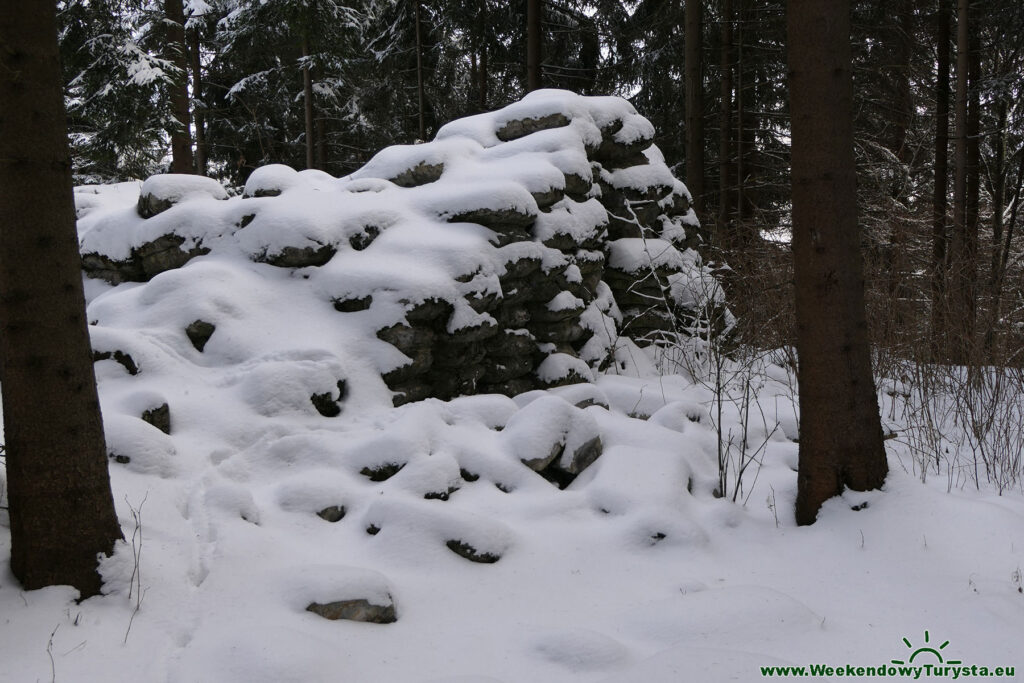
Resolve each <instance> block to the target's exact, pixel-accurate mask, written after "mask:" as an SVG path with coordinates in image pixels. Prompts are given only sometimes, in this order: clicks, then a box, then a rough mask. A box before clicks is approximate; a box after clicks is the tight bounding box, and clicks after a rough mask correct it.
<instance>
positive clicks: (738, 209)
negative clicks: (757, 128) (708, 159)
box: [733, 0, 747, 243]
mask: <svg viewBox="0 0 1024 683" xmlns="http://www.w3.org/2000/svg"><path fill="white" fill-rule="evenodd" d="M743 10H744V1H743V0H740V6H739V21H738V22H737V23H736V27H737V31H736V127H735V128H734V129H733V133H734V135H735V140H736V178H735V180H736V205H735V207H734V210H735V216H736V228H735V232H736V237H737V238H738V239H739V240H740V241H741V242H742V243H745V242H746V241H747V231H746V228H745V227H744V225H743V219H744V212H743V204H744V202H745V201H746V200H745V198H744V196H743V181H744V174H745V173H746V169H744V164H743V161H744V156H745V155H746V150H745V149H744V145H743V142H744V140H746V136H745V134H744V130H743V128H744V125H745V124H746V121H745V120H744V117H743V107H744V99H745V98H744V92H743V88H744V83H743V80H744V79H743V44H744V43H743V29H744V25H743V23H744V21H745V19H746V16H745V12H744V11H743Z"/></svg>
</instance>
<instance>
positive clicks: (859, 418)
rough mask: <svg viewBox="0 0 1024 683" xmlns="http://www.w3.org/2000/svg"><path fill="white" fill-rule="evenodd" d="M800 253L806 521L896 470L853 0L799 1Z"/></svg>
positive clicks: (792, 58)
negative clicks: (867, 272) (872, 331)
mask: <svg viewBox="0 0 1024 683" xmlns="http://www.w3.org/2000/svg"><path fill="white" fill-rule="evenodd" d="M787 8H788V11H787V36H788V40H789V83H790V97H791V105H790V106H791V114H792V135H793V141H792V169H793V170H792V173H793V259H794V270H795V276H796V286H795V291H796V320H797V357H798V358H799V375H798V380H799V387H800V465H799V475H798V479H797V482H798V483H797V500H796V520H797V523H798V524H811V523H813V522H814V520H815V518H816V516H817V514H818V510H819V509H820V507H821V504H822V503H823V502H824V501H825V500H827V499H828V498H831V497H832V496H835V495H839V494H840V493H842V492H843V489H844V487H849V488H851V489H855V490H867V489H873V488H878V487H880V486H881V485H882V484H883V482H884V481H885V475H886V473H887V471H888V467H887V464H886V457H885V448H884V446H883V444H882V429H881V423H880V419H879V414H878V400H877V397H876V394H875V388H874V382H873V380H872V375H871V357H870V352H869V347H868V336H867V322H866V320H865V312H864V275H863V264H862V258H861V254H860V244H859V243H860V240H859V227H858V224H857V193H856V170H855V166H854V157H853V97H852V84H851V69H850V23H849V17H850V7H849V0H790V2H789V3H788V6H787Z"/></svg>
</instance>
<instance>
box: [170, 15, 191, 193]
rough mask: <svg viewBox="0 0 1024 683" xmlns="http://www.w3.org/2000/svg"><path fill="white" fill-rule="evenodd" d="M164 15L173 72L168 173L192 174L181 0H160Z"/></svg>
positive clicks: (186, 51)
mask: <svg viewBox="0 0 1024 683" xmlns="http://www.w3.org/2000/svg"><path fill="white" fill-rule="evenodd" d="M164 14H165V16H166V18H167V58H168V59H169V60H170V61H171V62H172V63H173V64H174V66H175V68H176V69H177V73H176V74H175V75H174V78H173V80H172V82H171V85H170V101H171V116H172V117H173V119H174V122H173V124H172V127H171V130H170V131H169V132H170V135H171V173H193V172H194V169H193V168H192V134H191V132H190V124H191V121H190V118H189V97H188V46H187V45H186V44H185V10H184V8H183V7H182V2H181V0H164Z"/></svg>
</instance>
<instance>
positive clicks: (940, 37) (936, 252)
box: [931, 0, 950, 359]
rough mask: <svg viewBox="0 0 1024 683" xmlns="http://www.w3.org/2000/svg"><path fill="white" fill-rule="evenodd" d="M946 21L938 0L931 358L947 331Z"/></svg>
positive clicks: (938, 353) (940, 352)
mask: <svg viewBox="0 0 1024 683" xmlns="http://www.w3.org/2000/svg"><path fill="white" fill-rule="evenodd" d="M949 20H950V10H949V0H939V11H938V13H937V14H936V16H935V21H936V24H937V25H936V31H935V39H936V47H937V52H938V58H937V60H936V65H937V73H936V78H935V192H934V195H933V196H932V301H931V308H932V311H931V339H932V357H933V359H938V358H940V357H942V356H944V355H945V353H946V339H947V334H948V329H947V328H948V321H947V313H948V303H947V301H946V272H947V268H948V263H947V258H948V242H949V233H948V231H947V228H946V225H947V224H946V210H947V205H948V199H947V198H948V195H949V38H950V35H949Z"/></svg>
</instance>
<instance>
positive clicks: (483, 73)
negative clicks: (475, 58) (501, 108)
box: [480, 40, 487, 111]
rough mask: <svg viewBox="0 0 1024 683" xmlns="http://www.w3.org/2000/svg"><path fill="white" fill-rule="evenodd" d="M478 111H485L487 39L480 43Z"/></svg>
mask: <svg viewBox="0 0 1024 683" xmlns="http://www.w3.org/2000/svg"><path fill="white" fill-rule="evenodd" d="M480 111H487V41H486V40H483V41H481V43H480Z"/></svg>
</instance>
